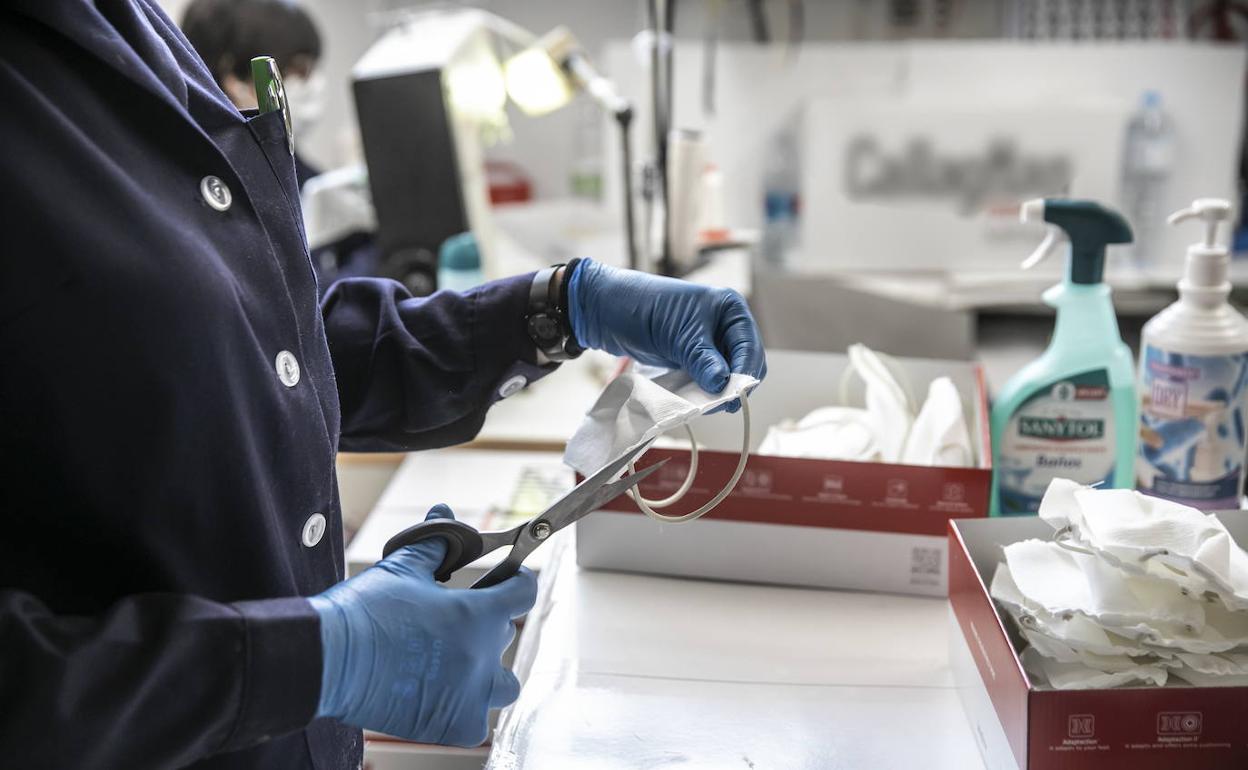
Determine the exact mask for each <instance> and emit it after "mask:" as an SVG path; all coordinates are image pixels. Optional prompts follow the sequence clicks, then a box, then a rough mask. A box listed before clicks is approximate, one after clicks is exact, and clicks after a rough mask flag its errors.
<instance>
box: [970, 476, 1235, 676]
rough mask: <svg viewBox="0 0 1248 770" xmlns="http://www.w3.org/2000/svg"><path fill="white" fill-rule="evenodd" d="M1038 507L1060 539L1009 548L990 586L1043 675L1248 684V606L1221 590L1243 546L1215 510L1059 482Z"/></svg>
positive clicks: (1030, 663) (1033, 669) (1031, 668)
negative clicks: (1209, 511)
mask: <svg viewBox="0 0 1248 770" xmlns="http://www.w3.org/2000/svg"><path fill="white" fill-rule="evenodd" d="M1040 515H1041V517H1042V518H1044V520H1045V521H1047V522H1048V523H1049V524H1051V525H1052V526H1053V527H1054V528H1055V529H1056V530H1058V532H1057V533H1055V534H1057V535H1060V536H1061V538H1062V540H1061V542H1054V541H1045V540H1024V541H1020V542H1016V543H1011V544H1009V545H1007V546H1006V547H1005V548H1004V549H1003V554H1004V556H1005V561H1004V562H1003V563H1001V564H1000V565H999V566H998V568H997V571H996V574H994V575H993V579H992V586H991V589H990V592H991V595H992V597H993V599H994V600H995V601H996V602H997V604H998V605H999V606H1000V607H1001V608H1002V609H1003V610H1004V611H1005V612H1006V613H1007V614H1009V616H1010V617H1012V618H1013V619H1014V621H1015V623H1016V624H1017V626H1018V628H1019V631H1020V632H1021V634H1022V636H1023V638H1024V639H1026V641H1027V645H1028V646H1027V648H1026V649H1025V650H1024V651H1023V659H1024V663H1025V665H1026V667H1027V670H1028V672H1029V673H1031V674H1032V675H1033V676H1034V677H1036V678H1037V680H1043V681H1047V683H1048V684H1049V685H1050V686H1052V687H1054V688H1057V689H1087V688H1100V687H1116V686H1121V685H1125V684H1152V685H1155V686H1161V685H1164V684H1165V683H1166V681H1167V679H1168V677H1169V676H1171V675H1172V676H1173V677H1174V678H1175V680H1176V681H1179V680H1181V681H1185V682H1188V683H1190V684H1194V685H1197V686H1202V687H1212V686H1248V611H1245V610H1243V609H1238V608H1237V607H1236V603H1237V600H1238V595H1237V594H1236V593H1235V592H1233V591H1227V590H1225V588H1226V587H1228V585H1229V586H1233V585H1234V584H1235V583H1236V581H1237V579H1238V577H1237V576H1238V574H1239V570H1240V567H1239V566H1237V565H1239V564H1240V563H1241V560H1243V559H1245V558H1248V554H1245V552H1244V551H1243V550H1242V549H1240V548H1239V546H1238V544H1236V543H1235V542H1234V540H1233V539H1231V537H1230V533H1229V532H1227V530H1226V528H1225V527H1224V526H1223V525H1222V523H1221V522H1220V521H1218V520H1217V519H1216V517H1213V516H1206V515H1205V514H1202V513H1200V512H1199V511H1196V510H1195V509H1191V508H1187V507H1186V506H1182V505H1176V504H1174V503H1168V502H1166V501H1163V500H1155V499H1153V498H1148V497H1145V496H1143V495H1137V494H1135V493H1133V492H1130V491H1125V490H1097V489H1091V488H1088V487H1083V486H1081V485H1079V484H1076V483H1074V482H1070V481H1066V480H1060V479H1059V480H1055V481H1054V482H1053V483H1052V484H1051V485H1050V487H1049V490H1048V492H1047V494H1046V495H1045V498H1044V500H1043V501H1042V502H1041V506H1040ZM1154 563H1155V564H1154Z"/></svg>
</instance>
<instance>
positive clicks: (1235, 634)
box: [1131, 603, 1248, 654]
mask: <svg viewBox="0 0 1248 770" xmlns="http://www.w3.org/2000/svg"><path fill="white" fill-rule="evenodd" d="M1131 630H1134V631H1137V632H1138V633H1139V634H1140V639H1141V641H1143V642H1145V643H1147V644H1148V645H1150V646H1153V647H1162V648H1166V649H1171V650H1182V651H1184V652H1190V653H1197V654H1210V653H1221V652H1229V651H1231V650H1234V649H1236V648H1237V647H1245V646H1248V612H1243V611H1232V610H1228V609H1227V608H1226V607H1223V606H1222V605H1221V604H1217V603H1213V604H1206V605H1205V625H1204V628H1201V629H1199V630H1194V629H1191V628H1188V627H1184V626H1180V625H1171V624H1159V625H1158V626H1157V627H1156V628H1153V627H1145V626H1138V627H1136V628H1135V629H1131Z"/></svg>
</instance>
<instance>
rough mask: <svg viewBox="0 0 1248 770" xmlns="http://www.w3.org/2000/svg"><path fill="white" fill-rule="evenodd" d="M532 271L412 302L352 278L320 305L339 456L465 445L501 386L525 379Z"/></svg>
mask: <svg viewBox="0 0 1248 770" xmlns="http://www.w3.org/2000/svg"><path fill="white" fill-rule="evenodd" d="M532 282H533V274H532V273H530V274H528V275H522V276H517V277H514V278H507V279H504V280H501V281H491V282H489V283H486V284H483V285H482V286H479V287H477V288H475V289H471V290H469V291H466V292H463V293H458V292H452V291H440V292H437V293H436V294H434V295H432V296H430V297H423V298H415V297H412V296H411V294H409V293H408V292H407V290H406V289H405V288H404V287H403V286H402V285H401V284H399V283H397V282H395V281H391V280H386V279H380V278H355V279H346V280H342V281H339V282H338V283H336V284H334V285H333V286H331V287H330V289H329V291H328V292H327V293H326V295H325V299H324V301H323V302H322V303H321V313H322V316H323V317H324V320H325V333H326V336H327V338H328V340H329V352H330V356H331V357H332V359H333V364H334V375H335V377H336V379H337V382H338V396H339V401H340V402H341V404H342V437H341V439H340V440H339V447H340V448H341V449H343V450H347V451H357V452H367V451H408V450H416V449H430V448H433V447H441V446H449V445H452V444H459V443H462V442H464V441H468V440H470V439H471V438H472V437H473V436H475V435H477V432H478V431H480V430H481V425H482V423H483V422H484V421H485V414H486V412H487V411H488V410H489V408H490V405H491V404H493V403H494V402H495V401H497V400H499V399H500V398H501V397H502V396H501V394H500V392H499V390H500V387H501V386H502V384H503V383H505V382H508V381H509V380H514V379H515V378H523V381H524V382H525V383H528V382H533V381H534V380H537V379H539V378H540V377H542V376H543V375H545V374H546V373H548V372H550V371H552V370H553V369H554V368H555V367H554V365H547V366H538V365H537V362H536V358H537V349H536V347H535V346H534V344H533V340H532V339H530V338H529V335H528V332H527V330H526V327H525V314H526V311H527V309H528V301H529V300H528V297H529V287H530V285H531V284H532Z"/></svg>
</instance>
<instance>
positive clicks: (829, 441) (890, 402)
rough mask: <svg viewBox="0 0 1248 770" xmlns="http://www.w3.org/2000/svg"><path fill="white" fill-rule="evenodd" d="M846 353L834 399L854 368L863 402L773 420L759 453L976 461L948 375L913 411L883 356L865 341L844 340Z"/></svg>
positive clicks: (958, 464)
mask: <svg viewBox="0 0 1248 770" xmlns="http://www.w3.org/2000/svg"><path fill="white" fill-rule="evenodd" d="M848 353H849V366H848V367H847V368H846V370H845V374H844V377H843V379H842V382H841V400H842V401H843V402H845V403H848V402H849V383H850V380H851V378H852V377H853V376H855V375H857V376H858V377H860V378H862V381H863V384H864V392H865V395H864V400H865V402H866V408H856V407H851V406H826V407H821V408H819V409H816V410H814V411H813V412H810V413H809V414H807V415H806V416H805V417H803V418H802V419H800V420H798V421H797V422H793V421H792V420H785V421H783V422H781V423H779V424H776V425H773V426H771V427H770V428H768V430H767V435H766V436H765V437H764V438H763V442H762V444H761V445H760V446H759V453H761V454H766V455H772V456H776V457H804V458H813V459H819V460H850V461H855V462H884V463H904V464H907V465H924V466H940V467H951V468H965V467H970V466H972V465H974V464H975V454H974V449H973V448H972V445H971V434H970V430H969V429H968V428H967V425H966V414H965V412H964V410H963V407H962V397H961V396H960V395H959V393H958V389H957V386H955V385H954V384H953V381H952V380H951V379H949V378H948V377H940V378H937V379H936V380H933V381H932V383H931V384H930V385H929V386H928V394H927V400H926V401H924V403H923V408H922V409H921V410H920V411H919V416H918V417H917V418H915V417H914V412H913V404H912V401H913V399H912V398H911V396H910V394H909V391H908V389H907V388H905V387H902V385H901V383H899V382H898V379H897V376H896V375H895V373H894V370H893V368H892V367H890V366H889V365H888V363H887V357H886V356H882V355H881V354H879V353H876V352H875V351H873V350H871V349H870V348H868V347H867V346H865V345H851V346H850V347H849V351H848ZM894 367H895V364H894Z"/></svg>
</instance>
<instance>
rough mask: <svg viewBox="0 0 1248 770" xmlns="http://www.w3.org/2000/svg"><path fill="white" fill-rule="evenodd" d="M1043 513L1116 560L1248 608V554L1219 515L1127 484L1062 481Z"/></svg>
mask: <svg viewBox="0 0 1248 770" xmlns="http://www.w3.org/2000/svg"><path fill="white" fill-rule="evenodd" d="M1040 517H1041V518H1043V519H1044V520H1045V521H1047V522H1049V523H1050V524H1051V525H1052V526H1053V527H1054V528H1055V529H1059V530H1060V529H1064V528H1067V527H1068V528H1069V531H1070V535H1071V539H1072V541H1073V542H1075V543H1077V544H1078V545H1079V546H1082V547H1085V548H1089V549H1091V550H1093V551H1095V552H1096V553H1097V554H1099V555H1100V556H1101V557H1103V558H1104V559H1105V560H1107V561H1109V562H1110V563H1112V564H1115V565H1117V566H1119V567H1121V568H1122V569H1124V570H1127V571H1129V572H1133V573H1136V574H1149V575H1153V576H1155V577H1158V578H1161V579H1163V580H1168V581H1170V582H1172V583H1176V584H1178V585H1179V586H1180V587H1182V588H1184V589H1186V590H1187V591H1188V592H1189V593H1193V594H1196V595H1198V596H1199V595H1203V594H1205V593H1211V594H1214V595H1216V596H1217V597H1219V598H1220V599H1221V600H1222V601H1223V603H1224V604H1226V606H1227V607H1230V608H1233V609H1248V553H1245V552H1244V550H1243V549H1241V548H1240V547H1239V546H1238V545H1236V543H1235V541H1234V539H1233V538H1232V537H1231V535H1230V533H1229V532H1227V531H1226V527H1225V526H1224V525H1223V524H1222V522H1221V521H1219V520H1218V518H1217V517H1216V516H1213V515H1206V514H1204V513H1201V512H1200V511H1198V510H1196V509H1195V508H1189V507H1188V506H1186V505H1180V504H1179V503H1174V502H1170V501H1168V500H1162V499H1160V498H1156V497H1149V496H1147V495H1143V494H1140V493H1138V492H1134V491H1131V490H1127V489H1107V490H1096V489H1090V488H1088V487H1083V486H1080V485H1079V484H1076V483H1075V482H1073V481H1069V480H1066V479H1054V480H1053V481H1052V482H1051V483H1050V485H1049V488H1048V490H1047V491H1046V493H1045V496H1044V500H1043V501H1041V504H1040Z"/></svg>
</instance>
